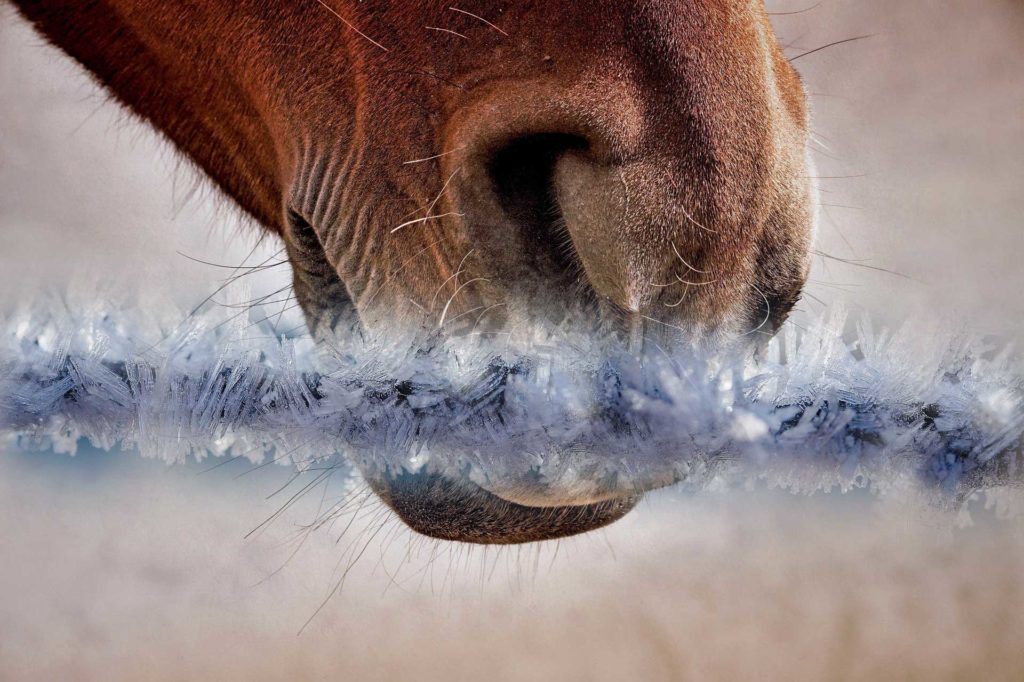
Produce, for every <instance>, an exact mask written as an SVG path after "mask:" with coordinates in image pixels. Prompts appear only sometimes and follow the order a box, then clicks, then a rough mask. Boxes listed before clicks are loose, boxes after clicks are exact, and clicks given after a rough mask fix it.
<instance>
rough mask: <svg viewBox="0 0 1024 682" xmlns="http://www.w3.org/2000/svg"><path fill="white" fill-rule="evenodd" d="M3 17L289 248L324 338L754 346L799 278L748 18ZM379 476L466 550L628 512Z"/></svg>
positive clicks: (90, 12) (779, 143)
mask: <svg viewBox="0 0 1024 682" xmlns="http://www.w3.org/2000/svg"><path fill="white" fill-rule="evenodd" d="M16 5H17V6H18V7H19V8H20V9H21V11H22V12H23V13H24V14H25V16H26V17H28V18H29V19H30V20H31V21H33V22H34V23H35V25H36V26H37V27H38V28H39V30H40V31H41V32H42V33H43V34H45V35H46V36H48V37H49V38H50V39H51V40H53V42H54V43H56V44H57V45H58V46H60V47H61V48H63V49H64V50H65V51H67V52H68V53H69V54H71V55H72V56H73V57H75V58H76V59H78V60H79V61H80V62H81V63H82V64H83V65H85V66H86V67H87V68H88V69H89V70H90V71H92V73H93V74H94V75H95V76H96V77H97V78H98V79H99V80H100V81H102V82H103V83H104V84H105V85H106V86H107V87H108V88H109V90H110V91H111V93H112V94H113V95H114V96H115V97H117V98H118V99H119V100H120V101H121V102H123V103H124V104H125V105H126V106H128V107H129V108H130V109H132V110H133V111H134V112H135V113H137V114H138V115H140V116H141V117H143V118H144V119H146V120H148V121H149V122H151V123H152V124H153V125H154V126H155V127H156V128H158V129H159V130H161V131H162V132H163V133H164V134H165V135H166V136H167V137H168V138H169V139H170V140H171V141H172V142H173V143H174V144H175V145H176V146H177V147H178V149H179V150H180V151H182V152H183V153H184V154H185V155H187V156H188V157H189V158H190V159H192V160H193V161H194V162H195V163H197V164H198V165H199V166H200V167H202V168H203V169H204V170H205V171H206V173H207V174H208V175H209V177H210V178H211V179H212V180H213V181H214V182H215V183H216V184H217V185H218V186H219V187H220V188H221V189H222V190H223V191H224V192H225V193H226V194H227V195H228V196H230V197H231V198H233V199H234V200H235V201H236V202H237V203H238V204H239V205H240V206H241V207H242V208H243V209H244V210H245V211H246V212H248V213H249V214H250V215H251V216H253V217H254V218H255V219H256V220H257V221H258V222H259V223H260V224H262V225H263V226H264V227H265V228H266V229H267V230H269V231H271V232H273V233H275V234H277V235H278V236H279V237H280V238H281V239H282V240H283V242H284V245H285V248H286V249H287V253H288V255H289V258H290V260H291V263H292V266H293V271H294V289H295V294H296V296H297V299H298V301H299V303H300V304H301V306H302V308H303V310H304V312H305V314H306V317H307V320H308V322H309V326H310V329H311V331H312V332H313V333H314V334H316V335H319V336H326V335H329V334H330V333H332V332H334V331H339V330H340V331H346V330H349V329H350V328H351V327H352V325H359V326H361V327H362V328H363V329H365V330H368V331H369V332H371V333H373V334H378V335H384V336H387V335H389V334H395V335H399V334H405V333H407V332H409V331H410V330H419V329H423V330H431V331H433V332H436V333H440V334H442V335H451V336H455V335H467V334H468V335H476V334H479V335H481V336H483V337H485V338H486V335H495V338H497V337H498V335H500V334H502V333H512V332H511V330H515V329H522V328H524V326H529V325H530V324H541V323H543V324H556V325H569V326H572V327H574V328H576V327H579V328H585V329H587V330H591V329H592V330H593V331H594V333H595V334H600V335H604V336H606V335H609V334H610V335H617V336H619V337H621V338H622V339H623V340H624V342H625V343H627V344H629V345H630V346H632V347H642V346H643V345H644V344H646V343H648V342H654V343H656V344H658V346H659V347H665V348H669V349H670V348H671V347H672V346H673V345H678V344H686V345H700V346H704V347H707V348H712V349H713V348H716V347H718V346H725V345H736V344H757V343H759V342H761V341H763V340H764V339H765V338H767V337H769V336H770V335H771V334H772V333H773V332H774V330H775V328H777V327H778V325H780V324H781V323H782V321H783V320H784V319H785V317H786V315H787V314H788V312H789V310H790V309H791V308H792V307H793V305H794V304H795V303H796V301H797V299H798V298H799V295H800V291H801V288H802V286H803V283H804V281H805V279H806V276H807V270H808V265H809V253H810V244H811V238H812V227H813V209H812V207H813V201H812V184H811V180H810V178H811V176H812V175H813V173H812V172H811V170H810V169H809V168H808V163H807V161H806V139H807V125H808V120H807V108H806V101H805V95H804V91H803V87H802V85H801V83H800V80H799V77H798V76H797V74H796V72H795V71H794V70H793V68H792V67H791V65H790V64H789V63H788V62H787V60H786V59H785V57H784V56H783V54H782V50H781V49H780V47H779V45H778V43H777V41H776V39H775V36H774V34H773V32H772V28H771V25H770V23H769V20H768V16H767V14H766V11H765V8H764V6H763V3H762V2H761V0H685V1H684V0H642V1H641V0H586V1H584V2H581V1H580V0H544V1H539V0H538V1H531V0H522V1H517V2H505V1H499V0H467V1H466V2H463V3H460V4H456V5H453V4H452V3H451V2H450V1H449V0H445V1H444V2H441V1H440V0H412V1H409V2H405V1H403V2H374V3H364V2H357V1H356V0H308V1H307V0H303V1H301V2H293V1H291V0H288V1H285V0H233V1H232V2H227V0H211V1H210V2H205V3H187V4H178V3H160V2H157V1H156V0H103V1H101V2H89V3H64V2H59V1H58V0H17V2H16ZM368 478H370V485H371V486H372V487H373V488H374V489H375V491H376V492H377V493H378V495H380V497H381V498H382V499H383V500H385V502H387V503H388V504H389V505H390V506H391V507H392V508H393V509H394V510H395V511H396V513H398V514H399V516H401V517H402V518H403V520H405V521H406V523H408V524H409V525H410V526H411V527H412V528H414V529H416V530H418V531H420V532H423V533H426V534H428V535H433V536H435V537H443V538H445V539H454V540H466V541H471V542H487V543H508V542H525V541H532V540H539V539H544V538H551V537H560V536H564V535H568V534H571V533H574V532H582V531H585V530H588V529H590V528H594V527H598V526H601V525H604V524H606V523H610V522H611V521H614V520H615V519H617V518H619V517H620V516H621V515H622V514H624V513H626V512H627V511H628V510H629V509H630V508H631V507H632V506H633V504H635V501H636V498H635V496H634V495H632V494H630V495H628V496H622V497H618V498H614V499H610V500H603V501H598V502H593V501H590V500H580V503H579V504H573V503H572V499H571V498H572V494H571V492H569V491H566V492H565V494H564V495H563V496H562V499H560V501H559V503H558V504H554V505H551V506H547V505H539V506H532V505H531V504H520V503H519V502H516V501H511V500H508V499H505V498H503V497H501V496H499V495H496V494H495V493H493V492H488V491H486V490H483V489H482V488H478V487H474V486H473V484H471V483H468V482H466V481H459V480H448V479H444V478H439V477H436V476H433V477H432V476H426V475H423V476H420V475H414V474H403V475H399V476H395V477H383V478H379V477H378V478H373V477H368ZM549 492H550V491H549ZM527 497H529V495H527ZM554 498H559V496H558V495H557V494H555V495H554Z"/></svg>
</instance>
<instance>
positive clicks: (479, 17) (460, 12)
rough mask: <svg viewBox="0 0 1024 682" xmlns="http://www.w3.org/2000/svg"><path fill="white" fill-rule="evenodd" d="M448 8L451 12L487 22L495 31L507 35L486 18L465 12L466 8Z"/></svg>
mask: <svg viewBox="0 0 1024 682" xmlns="http://www.w3.org/2000/svg"><path fill="white" fill-rule="evenodd" d="M448 9H450V10H451V11H453V12H458V13H459V14H465V15H466V16H467V17H473V18H474V19H476V20H477V21H482V22H483V23H485V24H487V25H488V26H490V27H491V28H493V29H494V30H495V31H497V32H498V33H500V34H501V35H503V36H507V35H508V34H507V33H505V32H504V31H502V30H501V29H500V28H498V27H497V26H495V25H494V24H492V23H491V22H489V21H487V20H486V19H484V18H483V17H481V16H477V15H476V14H473V13H472V12H467V11H466V10H464V9H459V8H458V7H449V8H448Z"/></svg>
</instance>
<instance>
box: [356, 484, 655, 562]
mask: <svg viewBox="0 0 1024 682" xmlns="http://www.w3.org/2000/svg"><path fill="white" fill-rule="evenodd" d="M367 482H368V483H369V485H370V487H371V488H372V489H373V491H374V492H375V493H377V495H378V496H380V498H381V499H382V500H383V501H384V502H385V503H386V504H387V505H388V506H389V507H391V509H392V510H394V512H395V513H396V514H398V516H399V518H401V519H402V521H404V522H405V524H406V525H407V526H409V527H410V528H412V529H413V530H414V531H416V532H418V533H422V534H423V535H427V536H430V537H433V538H438V539H441V540H455V541H459V542H471V543H476V544H484V545H513V544H521V543H525V542H536V541H539V540H552V539H555V538H562V537H567V536H570V535H577V534H579V533H585V532H587V531H590V530H594V529H597V528H600V527H602V526H606V525H608V524H610V523H612V522H614V521H617V520H618V519H620V518H622V517H623V516H625V515H626V514H627V513H628V512H629V511H630V510H631V509H632V508H633V507H634V506H636V503H637V502H638V501H639V499H640V497H639V496H630V497H625V498H620V499H613V500H608V501H605V502H598V503H594V504H581V505H575V506H559V507H528V506H525V505H522V504H516V503H515V502H509V501H508V500H505V499H503V498H501V497H499V496H497V495H495V494H493V493H490V492H488V491H486V490H484V489H483V488H481V487H479V486H477V485H475V484H474V483H472V482H470V481H463V480H459V481H455V480H452V479H450V478H447V477H445V476H441V475H440V474H436V473H425V472H421V473H407V472H403V473H401V474H398V475H395V476H388V475H385V476H384V477H383V478H368V481H367Z"/></svg>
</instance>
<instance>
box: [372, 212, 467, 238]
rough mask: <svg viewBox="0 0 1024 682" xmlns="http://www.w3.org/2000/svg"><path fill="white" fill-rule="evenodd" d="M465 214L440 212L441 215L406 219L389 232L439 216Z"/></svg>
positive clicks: (435, 218) (460, 215)
mask: <svg viewBox="0 0 1024 682" xmlns="http://www.w3.org/2000/svg"><path fill="white" fill-rule="evenodd" d="M465 215H466V214H465V213H442V214H441V215H428V216H427V217H426V218H417V219H416V220H407V221H405V222H404V223H402V224H401V225H398V226H396V227H395V228H393V229H392V230H391V234H394V233H395V232H398V231H399V230H401V229H402V228H403V227H408V226H410V225H415V224H417V223H425V222H427V221H428V220H438V219H440V218H448V217H450V216H459V217H460V218H461V217H463V216H465Z"/></svg>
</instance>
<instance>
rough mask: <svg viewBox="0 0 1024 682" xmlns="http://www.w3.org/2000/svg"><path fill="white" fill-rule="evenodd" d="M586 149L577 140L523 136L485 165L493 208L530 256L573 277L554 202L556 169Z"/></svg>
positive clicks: (562, 136) (573, 267) (560, 136)
mask: <svg viewBox="0 0 1024 682" xmlns="http://www.w3.org/2000/svg"><path fill="white" fill-rule="evenodd" d="M588 147H589V145H588V143H587V141H586V140H585V139H583V138H582V137H579V136H577V135H568V134H564V133H540V134H536V135H528V136H525V137H521V138H517V139H515V140H513V141H512V142H511V143H510V144H508V145H506V146H505V147H503V148H501V149H500V150H499V151H498V152H497V153H495V154H494V155H493V157H491V160H490V162H489V163H488V164H487V172H488V174H489V176H490V178H491V181H492V183H493V189H494V192H495V195H496V196H497V199H498V203H499V205H500V206H501V208H502V210H503V211H504V213H505V214H506V216H508V217H509V218H510V219H511V220H512V221H513V223H514V224H516V225H518V226H519V228H520V229H521V231H522V238H523V241H524V242H525V243H526V244H527V245H528V247H529V248H530V252H531V255H533V256H534V257H535V258H536V259H537V260H538V261H541V262H547V263H550V264H551V265H553V266H555V268H557V269H558V270H559V271H561V272H575V271H576V270H578V269H579V265H578V262H577V259H576V256H575V252H574V250H573V248H572V241H571V239H570V238H569V234H568V232H567V231H566V230H565V227H564V225H563V223H562V216H561V211H560V209H559V207H558V201H557V199H556V198H555V191H554V186H553V177H554V171H555V164H556V163H557V161H558V159H559V158H560V157H561V156H562V155H563V154H564V153H565V152H567V151H581V150H586V149H587V148H588Z"/></svg>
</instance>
